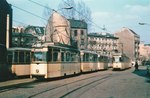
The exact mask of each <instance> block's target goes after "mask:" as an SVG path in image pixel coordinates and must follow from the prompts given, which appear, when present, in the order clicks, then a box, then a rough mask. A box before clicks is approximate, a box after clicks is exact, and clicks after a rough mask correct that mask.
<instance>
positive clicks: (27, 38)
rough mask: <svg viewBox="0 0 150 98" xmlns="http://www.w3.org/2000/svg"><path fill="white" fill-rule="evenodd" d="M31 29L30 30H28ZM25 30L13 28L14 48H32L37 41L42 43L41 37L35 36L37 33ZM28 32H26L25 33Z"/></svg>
mask: <svg viewBox="0 0 150 98" xmlns="http://www.w3.org/2000/svg"><path fill="white" fill-rule="evenodd" d="M27 29H29V28H27ZM27 29H25V28H24V27H13V28H12V47H26V48H27V47H28V48H30V47H32V45H33V44H34V43H36V42H37V41H40V39H39V38H40V37H38V36H37V35H36V33H35V34H33V32H35V30H33V32H32V30H31V31H30V29H29V31H30V32H28V30H27ZM25 31H26V32H25Z"/></svg>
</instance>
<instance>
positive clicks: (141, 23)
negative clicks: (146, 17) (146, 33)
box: [139, 22, 150, 25]
mask: <svg viewBox="0 0 150 98" xmlns="http://www.w3.org/2000/svg"><path fill="white" fill-rule="evenodd" d="M139 25H150V24H148V23H143V22H140V23H139Z"/></svg>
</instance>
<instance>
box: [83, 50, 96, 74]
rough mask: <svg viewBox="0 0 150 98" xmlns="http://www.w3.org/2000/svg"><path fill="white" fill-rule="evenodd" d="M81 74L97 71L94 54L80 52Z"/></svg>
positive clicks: (84, 51)
mask: <svg viewBox="0 0 150 98" xmlns="http://www.w3.org/2000/svg"><path fill="white" fill-rule="evenodd" d="M80 59H81V62H80V63H81V65H80V66H81V72H90V71H96V70H98V66H97V65H98V55H97V53H96V52H92V51H87V50H81V51H80Z"/></svg>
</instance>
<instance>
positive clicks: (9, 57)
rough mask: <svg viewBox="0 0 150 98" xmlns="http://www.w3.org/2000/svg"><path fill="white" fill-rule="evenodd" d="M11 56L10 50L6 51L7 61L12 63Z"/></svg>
mask: <svg viewBox="0 0 150 98" xmlns="http://www.w3.org/2000/svg"><path fill="white" fill-rule="evenodd" d="M12 57H13V56H12V53H11V52H8V55H7V62H8V63H13V62H12Z"/></svg>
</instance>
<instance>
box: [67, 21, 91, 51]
mask: <svg viewBox="0 0 150 98" xmlns="http://www.w3.org/2000/svg"><path fill="white" fill-rule="evenodd" d="M69 22H70V29H71V43H72V45H73V46H77V48H79V49H87V44H88V41H87V23H86V22H85V21H82V20H74V19H69Z"/></svg>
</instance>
